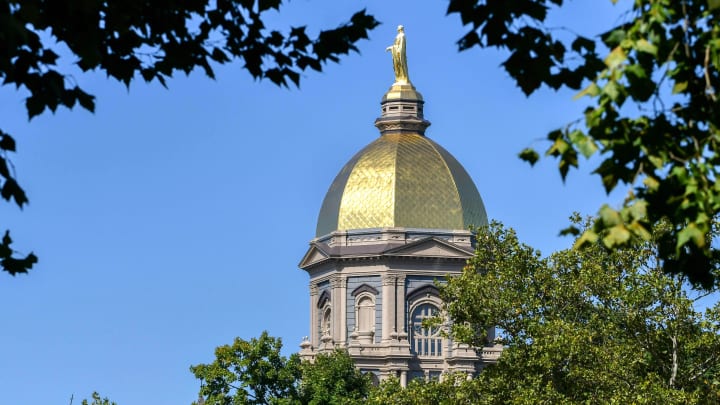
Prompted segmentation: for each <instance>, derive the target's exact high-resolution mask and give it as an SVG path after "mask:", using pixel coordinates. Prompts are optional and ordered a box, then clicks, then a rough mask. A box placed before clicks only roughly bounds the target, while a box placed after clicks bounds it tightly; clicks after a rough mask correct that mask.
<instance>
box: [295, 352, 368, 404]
mask: <svg viewBox="0 0 720 405" xmlns="http://www.w3.org/2000/svg"><path fill="white" fill-rule="evenodd" d="M301 371H302V378H301V381H300V390H299V391H300V396H299V397H300V401H299V402H300V403H302V404H310V405H333V404H350V403H358V404H360V403H362V402H363V400H364V399H365V398H366V397H367V396H368V392H369V391H370V387H371V386H372V384H371V382H370V379H369V378H368V377H369V376H366V375H364V374H363V373H361V372H360V370H358V369H356V368H355V365H354V363H353V361H352V359H351V358H350V355H348V354H347V352H344V351H341V350H337V351H335V352H334V353H332V354H319V355H317V357H316V358H315V361H314V362H312V363H311V362H303V363H302V366H301Z"/></svg>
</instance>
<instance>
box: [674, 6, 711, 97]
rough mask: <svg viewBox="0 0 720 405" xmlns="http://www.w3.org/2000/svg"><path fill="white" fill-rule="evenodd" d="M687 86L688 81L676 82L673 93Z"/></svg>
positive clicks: (681, 90) (680, 91) (683, 89)
mask: <svg viewBox="0 0 720 405" xmlns="http://www.w3.org/2000/svg"><path fill="white" fill-rule="evenodd" d="M719 1H720V0H719ZM687 86H688V82H676V83H675V85H674V86H673V88H672V93H673V94H677V93H682V92H683V91H685V89H687Z"/></svg>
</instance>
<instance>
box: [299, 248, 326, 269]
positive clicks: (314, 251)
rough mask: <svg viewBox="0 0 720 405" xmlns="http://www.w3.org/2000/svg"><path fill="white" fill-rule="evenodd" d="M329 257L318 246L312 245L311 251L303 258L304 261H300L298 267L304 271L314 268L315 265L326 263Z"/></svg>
mask: <svg viewBox="0 0 720 405" xmlns="http://www.w3.org/2000/svg"><path fill="white" fill-rule="evenodd" d="M329 257H330V255H329V254H327V253H325V252H324V251H323V250H322V249H320V248H319V247H318V246H317V245H311V246H310V249H308V251H307V253H305V256H303V258H302V260H300V264H299V265H298V267H300V268H301V269H304V268H306V267H308V266H312V265H313V264H317V263H320V262H322V261H325V260H327V259H328V258H329Z"/></svg>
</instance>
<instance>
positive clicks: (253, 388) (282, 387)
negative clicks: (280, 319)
mask: <svg viewBox="0 0 720 405" xmlns="http://www.w3.org/2000/svg"><path fill="white" fill-rule="evenodd" d="M281 348H282V341H281V340H280V339H278V338H274V337H272V336H269V335H268V333H267V332H263V333H262V335H260V337H259V338H257V339H256V338H252V339H251V340H250V341H246V340H243V339H240V338H235V341H234V342H233V344H232V345H224V346H220V347H218V348H217V349H215V361H213V362H212V363H210V364H200V365H197V366H192V367H190V371H192V373H193V374H195V377H197V378H199V379H200V381H201V383H202V382H204V384H203V385H202V387H201V389H200V395H201V396H202V397H204V398H205V401H206V402H205V403H206V404H207V405H220V404H271V403H291V402H286V400H288V399H294V398H297V397H298V390H297V382H298V380H299V379H300V358H299V357H298V355H297V354H293V355H292V356H290V357H289V358H286V357H284V356H282V355H280V349H281Z"/></svg>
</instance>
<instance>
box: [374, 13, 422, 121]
mask: <svg viewBox="0 0 720 405" xmlns="http://www.w3.org/2000/svg"><path fill="white" fill-rule="evenodd" d="M397 30H398V34H397V36H396V37H395V42H394V43H393V44H392V45H390V46H388V47H387V48H386V51H390V52H391V53H392V60H393V71H394V73H395V83H393V84H392V86H390V90H388V91H387V93H385V95H384V96H383V98H382V101H381V102H380V105H381V109H382V113H381V114H380V118H378V119H377V120H375V126H376V127H377V128H378V129H379V130H380V133H381V134H383V135H385V134H388V133H415V134H420V135H424V134H425V129H426V128H427V127H429V126H430V121H427V120H425V119H424V117H423V104H424V101H423V98H422V95H421V94H420V92H418V91H417V90H415V86H413V85H412V83H410V78H409V75H408V66H407V55H406V46H405V29H404V27H403V26H402V25H399V26H398V29H397Z"/></svg>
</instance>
